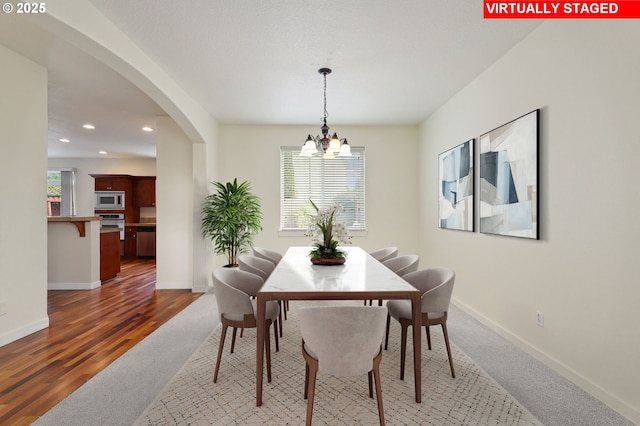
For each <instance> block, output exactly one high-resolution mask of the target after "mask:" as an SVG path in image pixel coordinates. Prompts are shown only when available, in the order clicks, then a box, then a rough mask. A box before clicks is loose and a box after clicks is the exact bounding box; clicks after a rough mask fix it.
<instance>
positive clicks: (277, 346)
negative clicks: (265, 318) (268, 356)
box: [273, 320, 282, 352]
mask: <svg viewBox="0 0 640 426" xmlns="http://www.w3.org/2000/svg"><path fill="white" fill-rule="evenodd" d="M278 328H280V331H281V332H282V322H281V320H276V322H275V323H274V326H273V335H274V336H275V338H276V352H280V344H279V343H278ZM281 336H282V334H281Z"/></svg>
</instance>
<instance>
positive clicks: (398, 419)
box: [135, 302, 541, 425]
mask: <svg viewBox="0 0 640 426" xmlns="http://www.w3.org/2000/svg"><path fill="white" fill-rule="evenodd" d="M325 303H326V302H325ZM331 303H344V302H331ZM308 304H317V303H313V302H292V303H291V304H290V308H291V310H290V311H289V313H288V320H286V321H285V322H284V334H285V335H284V338H282V339H281V340H280V351H279V352H277V353H276V352H275V346H274V345H273V340H272V349H273V350H274V353H273V355H272V363H273V366H272V369H273V380H272V383H266V376H265V384H264V390H263V405H262V407H256V406H255V330H245V334H244V337H243V338H239V339H237V341H236V349H235V353H234V354H230V353H229V347H230V344H231V336H230V333H228V336H227V342H226V343H227V344H226V346H225V352H224V354H223V358H222V363H221V366H220V374H219V377H218V383H216V384H214V383H213V371H214V367H215V359H216V353H217V348H218V342H219V339H220V328H219V327H218V328H217V329H216V330H215V331H214V332H213V333H212V334H211V335H210V336H209V337H208V338H207V339H206V341H205V342H204V343H203V344H202V346H201V347H200V348H199V349H198V350H197V351H196V352H195V353H194V354H193V356H192V357H191V358H190V359H189V361H188V362H187V363H186V364H185V365H184V366H183V367H182V368H181V370H180V371H179V372H178V373H177V374H176V376H175V377H174V378H173V379H172V380H171V382H170V383H169V384H168V385H167V386H166V387H165V389H164V390H163V391H162V392H161V393H160V394H159V395H158V396H157V397H156V399H155V400H154V401H153V402H152V403H151V404H150V405H149V407H148V408H147V409H146V410H145V412H144V413H143V414H142V416H140V418H139V419H138V420H137V421H136V423H135V424H136V425H265V424H272V425H300V424H304V420H305V415H306V400H304V399H303V397H302V391H303V384H304V366H305V363H304V359H303V358H302V355H301V353H300V335H299V331H298V326H297V316H296V307H299V306H302V305H308ZM272 337H273V334H272ZM431 337H432V342H433V350H432V351H429V350H428V349H427V348H426V339H424V338H423V357H422V380H423V382H422V383H423V385H422V403H420V404H417V403H415V399H414V390H413V361H412V359H411V358H410V352H409V353H408V356H407V371H406V372H405V375H406V379H405V380H404V381H401V380H400V379H399V369H400V367H399V362H400V345H399V341H400V328H399V326H398V324H397V323H396V322H395V321H392V322H391V333H390V339H389V350H388V351H384V353H383V359H382V364H381V375H382V396H383V401H384V409H385V420H386V422H387V424H389V425H417V424H420V425H540V424H541V423H540V422H539V421H538V420H536V418H535V417H533V416H532V415H531V414H530V413H529V412H528V411H527V410H526V409H525V408H524V407H523V406H522V405H521V404H519V403H518V402H517V401H516V400H515V399H513V398H512V397H511V396H510V395H509V394H508V393H507V392H506V391H505V390H504V389H503V388H502V387H501V386H500V385H498V384H497V383H496V382H495V381H494V380H493V379H491V378H490V377H489V376H488V375H487V374H486V373H484V372H483V371H482V370H481V369H480V368H479V367H478V366H477V365H476V364H475V363H474V362H473V361H471V360H470V359H469V358H468V357H467V356H466V355H465V354H464V353H463V352H462V351H461V350H460V349H458V348H457V347H456V346H455V345H452V351H453V358H454V367H455V369H456V378H455V379H453V378H451V374H450V371H449V364H448V361H447V355H446V351H445V348H444V340H443V338H442V334H441V333H440V331H439V329H437V328H435V327H432V333H431ZM176 344H180V343H179V342H176ZM408 347H409V348H410V347H411V337H409V342H408ZM313 423H314V424H316V425H323V424H328V425H336V424H365V425H369V424H372V425H375V424H378V413H377V406H376V402H375V398H374V399H370V398H369V395H368V387H367V377H366V375H364V376H362V377H355V378H347V379H345V378H334V377H331V376H328V375H325V374H322V373H319V374H318V381H317V385H316V398H315V407H314V414H313Z"/></svg>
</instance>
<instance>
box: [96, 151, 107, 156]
mask: <svg viewBox="0 0 640 426" xmlns="http://www.w3.org/2000/svg"><path fill="white" fill-rule="evenodd" d="M98 154H102V155H106V154H107V151H98Z"/></svg>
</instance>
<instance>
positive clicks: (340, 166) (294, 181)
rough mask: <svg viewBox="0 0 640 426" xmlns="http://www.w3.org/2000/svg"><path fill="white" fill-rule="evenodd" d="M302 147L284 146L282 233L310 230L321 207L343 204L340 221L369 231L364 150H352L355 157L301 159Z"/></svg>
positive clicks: (282, 157)
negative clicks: (366, 209) (309, 225)
mask: <svg viewBox="0 0 640 426" xmlns="http://www.w3.org/2000/svg"><path fill="white" fill-rule="evenodd" d="M299 154H300V147H299V146H297V147H290V146H286V147H280V230H306V229H307V225H308V224H309V218H310V217H311V216H312V215H313V214H315V210H314V209H313V206H312V205H311V203H310V202H309V200H310V199H311V200H313V202H314V203H315V204H316V205H317V206H318V207H320V208H322V207H328V206H330V205H331V204H334V203H336V204H340V205H342V206H343V207H344V212H343V213H342V215H341V217H339V218H338V220H340V221H342V222H343V223H344V224H345V225H347V228H349V230H352V231H354V230H365V229H366V221H365V200H364V180H365V179H364V177H365V174H364V171H365V167H364V164H365V157H364V147H351V155H352V156H351V157H336V158H333V159H327V160H324V159H322V157H321V156H314V157H301V156H300V155H299Z"/></svg>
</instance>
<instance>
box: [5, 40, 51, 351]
mask: <svg viewBox="0 0 640 426" xmlns="http://www.w3.org/2000/svg"><path fill="white" fill-rule="evenodd" d="M0 64H2V66H0V93H1V94H2V95H1V96H0V152H1V153H2V154H1V155H0V200H2V202H0V346H1V345H4V344H6V343H8V342H11V341H13V340H15V339H18V338H20V337H23V336H26V335H27V334H30V333H32V332H34V331H37V330H40V329H42V328H45V327H47V326H48V325H49V318H48V316H47V218H46V214H47V213H46V196H47V193H46V182H47V70H46V69H44V68H43V67H41V66H39V65H37V64H35V63H33V62H31V61H29V60H27V59H25V58H23V57H21V56H19V55H17V54H16V53H14V52H12V51H10V50H8V49H6V48H5V47H4V46H2V45H0Z"/></svg>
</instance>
